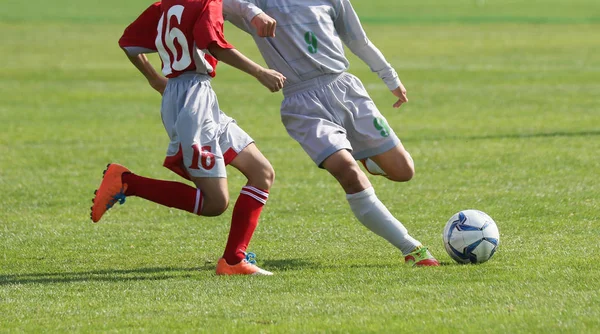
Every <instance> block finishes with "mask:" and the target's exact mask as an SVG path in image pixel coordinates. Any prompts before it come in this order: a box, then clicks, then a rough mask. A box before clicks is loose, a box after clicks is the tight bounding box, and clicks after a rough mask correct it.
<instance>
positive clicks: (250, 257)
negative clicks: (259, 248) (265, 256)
mask: <svg viewBox="0 0 600 334" xmlns="http://www.w3.org/2000/svg"><path fill="white" fill-rule="evenodd" d="M244 255H245V256H246V258H245V259H244V260H246V262H248V263H250V264H254V265H256V254H254V253H252V252H248V253H246V252H244Z"/></svg>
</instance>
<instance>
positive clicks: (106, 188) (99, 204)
mask: <svg viewBox="0 0 600 334" xmlns="http://www.w3.org/2000/svg"><path fill="white" fill-rule="evenodd" d="M123 173H129V169H127V168H125V167H124V166H121V165H119V164H108V165H107V166H106V170H105V171H104V177H103V178H102V183H100V187H99V188H98V190H96V191H95V192H94V195H95V196H94V199H93V200H92V202H93V203H94V205H93V206H92V214H91V217H92V221H93V222H94V223H97V222H98V221H100V218H102V215H104V213H105V212H106V211H107V210H108V209H110V208H112V207H113V205H115V204H116V203H117V202H119V203H120V204H123V203H125V191H126V190H127V184H123V182H122V181H121V175H123Z"/></svg>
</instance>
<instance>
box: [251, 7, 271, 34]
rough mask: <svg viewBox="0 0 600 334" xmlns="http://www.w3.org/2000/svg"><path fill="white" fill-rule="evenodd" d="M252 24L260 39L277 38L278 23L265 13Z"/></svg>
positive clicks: (258, 16)
mask: <svg viewBox="0 0 600 334" xmlns="http://www.w3.org/2000/svg"><path fill="white" fill-rule="evenodd" d="M250 24H252V26H253V27H254V29H256V33H257V34H258V36H260V37H275V29H276V28H277V21H276V20H275V19H274V18H272V17H270V16H269V15H267V14H265V13H260V14H258V15H256V16H255V17H254V18H253V19H252V21H250Z"/></svg>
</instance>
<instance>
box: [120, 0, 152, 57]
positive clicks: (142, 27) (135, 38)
mask: <svg viewBox="0 0 600 334" xmlns="http://www.w3.org/2000/svg"><path fill="white" fill-rule="evenodd" d="M160 6H161V4H160V1H159V2H155V3H153V4H152V5H150V7H148V8H147V9H146V10H145V11H144V12H143V13H142V14H141V15H140V16H139V17H138V18H137V19H136V20H135V21H133V23H131V24H130V25H129V26H128V27H127V28H125V31H124V32H123V36H121V38H120V39H119V46H120V47H122V48H127V47H136V48H144V49H149V50H152V51H156V45H155V40H156V35H157V27H158V21H159V20H160V16H161V7H160Z"/></svg>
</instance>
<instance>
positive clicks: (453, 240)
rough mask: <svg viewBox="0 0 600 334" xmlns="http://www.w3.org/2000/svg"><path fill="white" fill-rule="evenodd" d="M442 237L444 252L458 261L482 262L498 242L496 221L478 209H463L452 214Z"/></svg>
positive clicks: (490, 254)
mask: <svg viewBox="0 0 600 334" xmlns="http://www.w3.org/2000/svg"><path fill="white" fill-rule="evenodd" d="M443 238H444V246H445V247H446V252H448V254H449V255H450V257H452V258H453V259H454V260H455V261H456V262H458V263H483V262H485V261H487V260H489V259H490V258H491V257H492V256H493V255H494V252H496V249H497V248H498V245H499V244H500V233H499V232H498V226H496V222H494V220H493V219H492V218H491V217H490V216H488V215H487V214H486V213H485V212H482V211H479V210H463V211H460V212H458V213H456V214H455V215H454V216H452V218H450V220H448V222H447V223H446V227H444V235H443Z"/></svg>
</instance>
